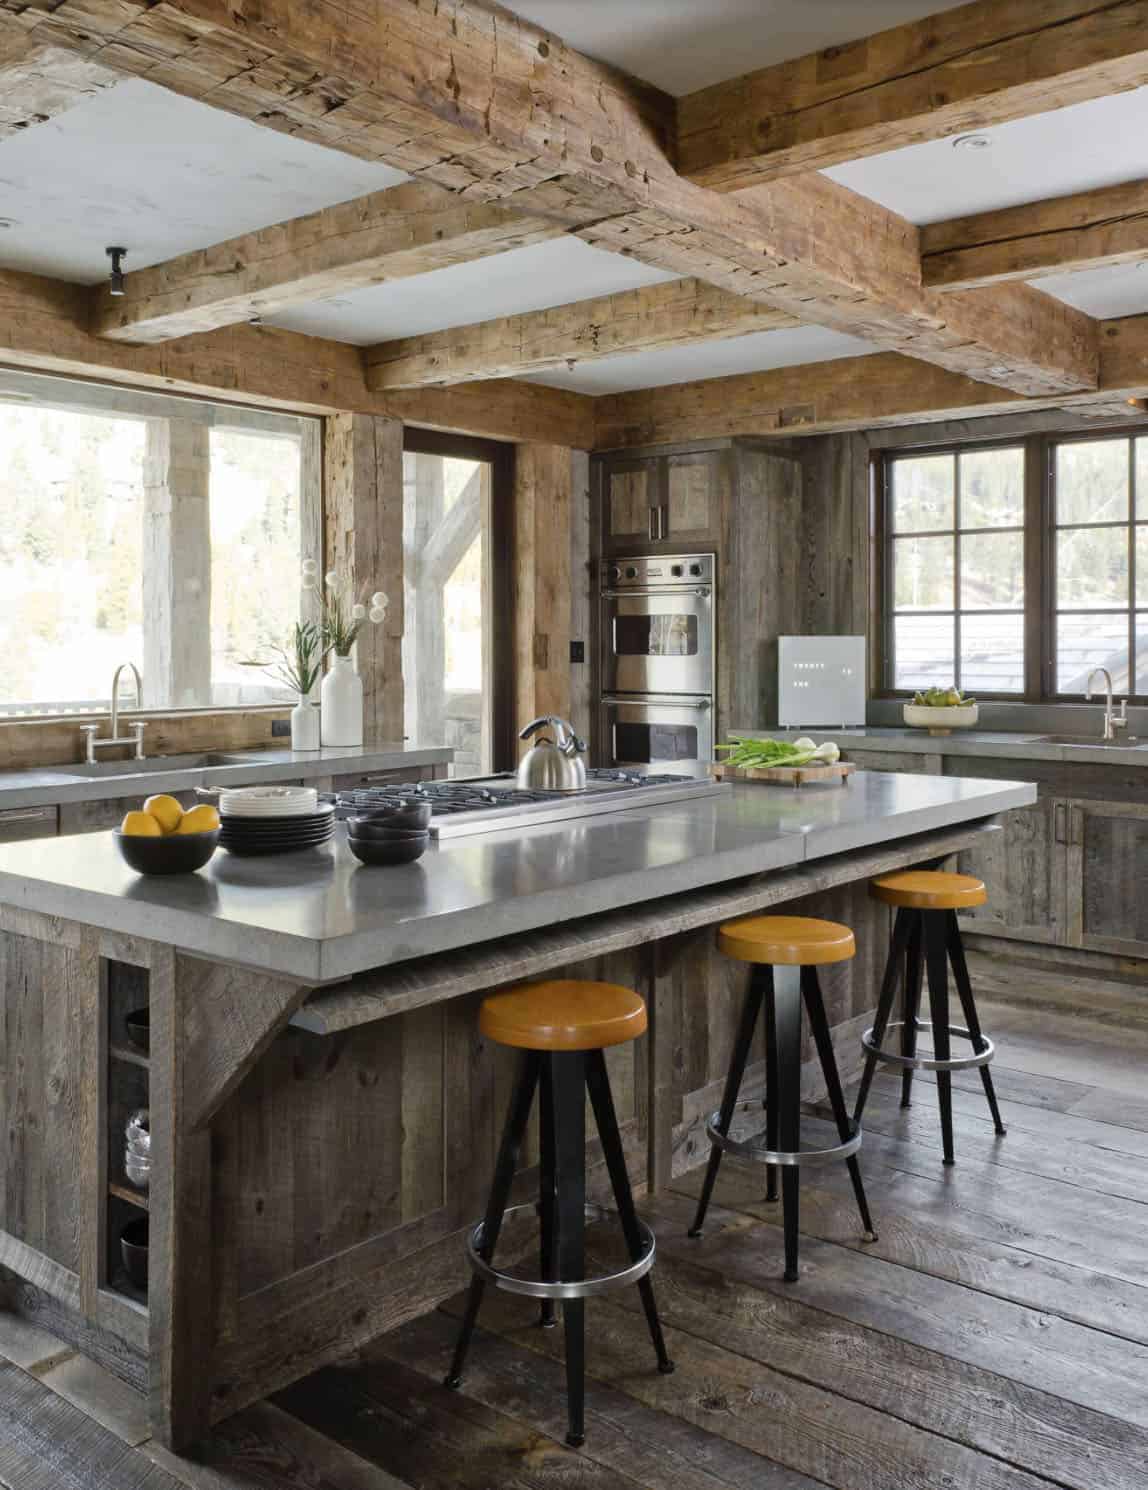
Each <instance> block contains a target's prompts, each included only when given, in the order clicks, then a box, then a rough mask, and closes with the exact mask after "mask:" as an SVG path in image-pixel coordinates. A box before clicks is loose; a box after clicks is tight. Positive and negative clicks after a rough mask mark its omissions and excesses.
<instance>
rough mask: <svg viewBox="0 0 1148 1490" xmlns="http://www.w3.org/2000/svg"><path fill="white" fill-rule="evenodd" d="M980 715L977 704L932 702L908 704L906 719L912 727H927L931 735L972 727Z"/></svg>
mask: <svg viewBox="0 0 1148 1490" xmlns="http://www.w3.org/2000/svg"><path fill="white" fill-rule="evenodd" d="M979 717H980V710H979V709H978V707H977V705H976V704H954V705H953V706H952V707H949V706H946V705H941V706H934V705H932V704H906V705H905V712H904V719H905V723H906V724H907V725H909V727H910V728H911V729H927V730H928V731H929V733H930V734H931V735H947V734H950V733H951V732H952V731H953V730H955V729H972V728H974V726H975V725H976V722H977V720H978V718H979Z"/></svg>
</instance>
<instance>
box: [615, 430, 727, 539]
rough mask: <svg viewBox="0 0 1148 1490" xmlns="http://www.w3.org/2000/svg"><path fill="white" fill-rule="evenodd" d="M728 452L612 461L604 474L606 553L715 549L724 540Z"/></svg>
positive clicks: (719, 451) (705, 451) (707, 452)
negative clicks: (723, 525)
mask: <svg viewBox="0 0 1148 1490" xmlns="http://www.w3.org/2000/svg"><path fill="white" fill-rule="evenodd" d="M728 462H729V452H728V451H724V450H703V451H696V452H691V453H689V454H684V455H663V456H653V457H650V458H645V459H634V458H626V457H619V458H618V459H612V458H610V457H607V458H606V460H605V461H604V463H603V472H602V498H603V500H602V548H603V551H604V552H605V553H624V552H630V553H633V552H636V551H637V550H639V549H640V550H641V551H643V552H651V551H652V552H658V551H659V550H665V549H669V548H675V549H688V548H697V547H699V546H701V545H708V546H709V547H713V546H714V545H715V544H716V543H717V542H718V539H719V536H720V533H721V521H722V499H723V493H724V491H725V489H726V486H727V484H728V476H727V467H728Z"/></svg>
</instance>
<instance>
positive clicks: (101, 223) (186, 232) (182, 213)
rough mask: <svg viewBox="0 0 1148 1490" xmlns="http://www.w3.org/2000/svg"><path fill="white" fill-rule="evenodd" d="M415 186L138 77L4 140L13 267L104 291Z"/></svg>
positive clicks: (1, 242)
mask: <svg viewBox="0 0 1148 1490" xmlns="http://www.w3.org/2000/svg"><path fill="white" fill-rule="evenodd" d="M406 179H407V178H406V177H405V176H404V175H403V173H402V172H401V171H393V170H391V168H390V167H389V166H382V165H372V164H371V163H370V162H369V161H361V160H355V159H353V158H352V157H351V156H349V155H343V154H340V153H339V152H337V151H334V150H327V149H324V148H323V147H322V146H320V145H311V144H308V143H307V142H306V141H304V140H296V139H293V138H291V136H289V135H284V134H279V133H278V132H277V131H275V130H273V129H266V128H265V127H263V126H262V125H258V124H252V123H251V122H250V121H249V120H246V119H240V118H237V117H235V116H234V115H232V114H224V113H221V112H220V111H219V110H218V109H211V108H208V107H207V106H206V105H205V104H201V103H196V102H195V101H194V100H191V99H187V98H181V97H180V96H179V95H178V94H176V93H171V92H169V91H168V90H167V89H166V88H157V87H156V86H155V85H154V84H152V83H145V82H141V81H139V80H137V79H130V80H128V81H125V82H123V83H118V84H117V85H116V86H115V87H113V88H108V89H106V90H105V91H103V92H102V93H99V94H97V95H96V96H95V97H93V98H91V99H86V100H85V101H84V102H83V103H80V104H77V105H76V107H75V108H73V109H69V110H68V111H67V112H66V113H64V114H61V115H59V117H58V118H56V119H53V120H50V121H49V122H48V123H46V124H38V125H36V127H35V128H33V129H27V130H24V131H23V132H22V133H20V134H16V135H13V136H11V137H10V138H8V139H6V140H4V141H0V217H2V218H5V219H9V220H12V221H13V224H14V225H13V226H11V227H9V228H6V229H3V230H0V267H3V268H6V269H23V270H27V271H28V272H30V273H34V274H46V275H50V276H51V277H53V278H55V279H68V280H72V281H74V282H75V283H78V284H93V283H95V282H97V281H98V280H100V279H102V278H103V277H104V275H106V274H107V272H108V261H107V258H106V256H105V254H104V249H105V248H106V247H107V245H108V244H110V243H117V244H124V245H125V246H126V247H127V249H128V257H127V261H126V263H125V266H124V267H125V268H126V270H127V271H128V273H129V274H130V273H131V271H132V269H140V268H143V267H145V266H146V265H148V264H155V263H158V262H160V261H161V260H163V259H170V258H173V257H174V256H175V255H176V254H181V253H187V252H189V251H190V250H192V249H196V248H206V247H208V246H209V245H210V244H212V243H220V242H222V241H223V240H224V239H226V238H232V237H234V236H235V235H236V234H238V233H247V232H251V231H252V230H253V229H255V228H263V227H268V226H269V225H270V224H272V223H277V222H283V221H285V220H286V219H287V218H291V217H301V216H302V215H303V214H304V213H307V212H314V211H316V210H317V209H318V208H320V207H329V206H332V205H333V204H334V203H335V202H344V201H347V200H348V199H350V198H351V197H358V196H364V195H365V194H366V193H367V192H371V191H379V190H381V189H382V188H383V187H387V186H393V185H395V184H396V183H397V182H399V181H405V180H406Z"/></svg>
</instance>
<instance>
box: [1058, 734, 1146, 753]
mask: <svg viewBox="0 0 1148 1490" xmlns="http://www.w3.org/2000/svg"><path fill="white" fill-rule="evenodd" d="M1140 743H1141V741H1140V739H1139V737H1138V736H1136V735H1125V736H1124V738H1123V739H1118V740H1102V739H1101V738H1100V736H1099V735H1041V736H1040V737H1039V738H1038V739H1037V741H1036V744H1038V745H1081V746H1084V745H1087V746H1088V747H1089V748H1090V749H1091V748H1095V747H1096V746H1099V747H1100V749H1101V750H1124V749H1126V748H1127V747H1128V746H1129V745H1139V744H1140Z"/></svg>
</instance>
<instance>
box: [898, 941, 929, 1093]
mask: <svg viewBox="0 0 1148 1490" xmlns="http://www.w3.org/2000/svg"><path fill="white" fill-rule="evenodd" d="M912 915H913V921H912V926H911V928H910V931H909V943H908V946H907V947H906V949H905V994H904V1010H905V1012H904V1024H903V1025H902V1027H901V1054H902V1055H907V1056H915V1055H916V1054H917V1020H918V1019H919V1018H920V1015H921V981H922V979H923V977H924V973H925V963H924V945H923V944H924V939H925V930H924V926H923V924H922V921H921V916H920V913H919V912H913V913H912ZM912 1093H913V1068H912V1066H906V1067H905V1069H904V1070H903V1071H902V1072H901V1106H902V1107H910V1106H912Z"/></svg>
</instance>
